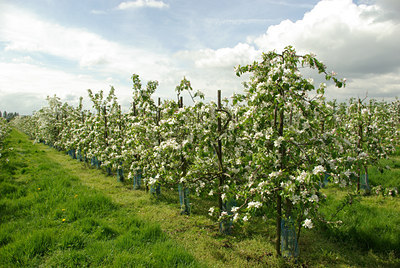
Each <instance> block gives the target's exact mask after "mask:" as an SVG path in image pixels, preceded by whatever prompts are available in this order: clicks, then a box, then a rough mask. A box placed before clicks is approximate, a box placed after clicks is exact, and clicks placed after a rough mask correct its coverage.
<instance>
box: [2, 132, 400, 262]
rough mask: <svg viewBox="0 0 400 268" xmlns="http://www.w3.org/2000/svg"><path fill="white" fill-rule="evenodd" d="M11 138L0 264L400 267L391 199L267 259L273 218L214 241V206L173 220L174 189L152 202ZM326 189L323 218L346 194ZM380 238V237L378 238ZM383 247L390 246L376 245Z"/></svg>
mask: <svg viewBox="0 0 400 268" xmlns="http://www.w3.org/2000/svg"><path fill="white" fill-rule="evenodd" d="M12 137H13V138H12V140H11V141H10V142H11V143H12V144H13V145H12V146H13V147H15V149H14V151H13V156H12V157H9V159H10V162H9V163H8V164H7V165H5V166H3V167H2V169H1V170H2V171H3V169H4V170H6V172H4V173H3V172H2V173H1V175H0V183H1V186H0V193H1V198H0V208H1V210H0V211H1V212H0V213H1V215H0V220H1V225H0V264H1V265H0V266H13V265H16V266H20V264H22V265H25V266H39V265H43V266H117V267H118V266H120V267H122V266H124V267H125V266H134V267H140V266H142V267H176V266H184V267H188V266H189V267H190V266H193V267H196V266H209V267H282V266H283V267H285V266H305V267H395V266H396V265H400V259H399V256H398V252H396V250H394V249H393V246H396V245H397V244H396V243H397V242H396V241H397V240H396V239H395V238H396V235H398V236H397V237H400V235H399V233H398V232H399V230H398V229H397V227H395V225H396V222H397V223H398V221H399V219H400V216H399V215H400V213H398V212H399V211H398V208H399V207H400V201H399V198H386V197H385V198H384V197H379V198H377V197H360V198H359V199H360V200H358V201H357V200H355V201H354V202H353V204H352V205H348V206H346V208H345V209H343V210H342V211H341V212H340V213H338V214H337V215H336V218H335V219H336V220H339V219H342V220H343V222H346V224H347V225H341V226H338V227H335V228H333V227H327V226H325V225H320V226H316V228H314V229H312V230H304V231H303V232H302V237H301V238H300V244H299V246H300V254H301V255H300V258H299V259H298V260H297V262H296V263H292V262H290V261H288V260H285V259H281V258H278V257H276V256H275V253H274V252H275V248H274V239H275V222H274V219H266V220H262V219H256V218H253V219H252V220H251V221H250V222H249V223H248V224H247V225H245V226H243V227H242V228H238V227H235V228H234V230H233V233H232V235H229V236H223V235H220V234H219V233H218V225H217V224H215V223H214V221H213V220H212V219H210V218H209V217H208V216H207V210H208V208H209V207H210V206H212V205H216V204H215V203H214V202H215V201H214V200H211V199H209V200H204V199H200V198H197V197H196V196H194V195H191V202H192V215H191V216H182V215H180V213H179V197H178V193H177V190H176V189H165V188H162V190H161V195H160V197H158V198H154V197H152V196H151V195H150V194H148V193H146V192H145V191H143V190H132V185H131V183H130V182H124V183H120V182H117V179H116V178H115V177H112V176H106V175H105V173H104V172H103V171H101V170H97V169H93V168H91V167H90V166H89V165H88V164H84V163H82V162H79V161H77V160H73V159H71V158H70V157H69V156H67V155H66V154H65V153H62V152H58V151H56V150H54V149H52V148H49V147H47V146H45V145H42V144H35V145H32V143H31V142H30V141H28V140H26V137H25V136H24V135H22V134H20V133H15V132H14V133H13V136H12ZM396 161H397V160H396ZM396 163H398V162H396ZM3 174H6V175H3ZM326 193H327V195H328V202H327V203H326V205H324V208H323V211H324V212H326V213H327V214H328V212H329V213H331V212H332V211H333V212H334V211H335V209H336V208H337V207H338V206H340V204H341V203H342V201H343V199H344V198H345V196H346V194H347V192H346V191H343V190H340V189H337V188H335V187H330V188H327V189H326ZM358 206H359V207H358ZM361 207H365V210H362V209H361ZM382 208H384V209H383V210H382ZM379 211H382V214H376V217H375V219H374V220H373V221H372V220H371V222H370V223H369V224H368V226H369V227H371V228H372V227H373V228H375V229H372V230H370V229H365V227H363V225H362V224H361V223H360V222H364V221H365V220H366V219H369V218H371V219H372V218H373V217H372V216H371V215H374V214H375V213H380V212H379ZM341 213H342V214H341ZM370 213H371V214H370ZM388 213H389V214H388ZM396 213H397V214H396ZM386 214H387V215H388V216H387V218H392V219H393V220H392V222H391V223H390V225H388V226H390V227H385V226H386V225H387V218H384V217H383V215H386ZM379 219H380V220H379ZM349 220H350V222H349ZM21 226H23V228H21ZM397 226H400V224H397ZM369 227H368V228H369ZM354 228H356V230H357V231H356V232H355V231H354ZM385 228H386V229H385ZM378 229H379V232H378V231H377V230H378ZM382 232H383V233H387V238H384V239H383V240H382V241H381V240H379V239H378V238H379V236H380V235H378V234H382ZM364 233H369V234H370V235H369V236H368V235H363V234H364ZM355 234H357V235H355ZM372 234H374V235H375V237H376V238H374V237H372V236H371V235H372ZM357 237H361V238H363V239H364V240H360V239H358V238H357ZM374 239H375V240H376V242H373V241H375V240H374ZM371 241H372V242H371ZM387 241H392V242H390V243H392V244H390V245H389V244H388V242H387ZM379 243H381V244H379ZM383 244H385V245H389V246H388V247H383V248H381V246H382V245H383Z"/></svg>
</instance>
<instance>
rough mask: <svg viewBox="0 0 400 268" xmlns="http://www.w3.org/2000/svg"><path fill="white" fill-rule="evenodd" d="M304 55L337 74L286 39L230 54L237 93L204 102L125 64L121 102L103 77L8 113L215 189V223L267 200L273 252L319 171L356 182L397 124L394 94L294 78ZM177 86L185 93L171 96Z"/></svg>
mask: <svg viewBox="0 0 400 268" xmlns="http://www.w3.org/2000/svg"><path fill="white" fill-rule="evenodd" d="M305 67H308V68H311V69H316V70H317V71H318V73H319V74H321V75H322V76H323V78H325V79H326V80H327V81H329V80H331V81H333V84H334V85H335V86H337V87H342V86H344V83H345V81H344V80H339V79H337V78H336V74H335V73H333V72H328V71H327V70H326V67H325V66H324V65H323V64H322V63H321V62H320V61H318V60H317V59H316V58H315V57H314V56H313V55H311V54H307V55H297V54H296V52H295V50H294V49H293V48H292V47H287V48H285V50H284V51H283V52H282V53H281V54H278V53H276V52H269V53H267V54H263V55H262V61H260V62H254V63H253V64H251V65H247V66H238V67H237V68H236V73H237V75H238V76H241V75H242V74H244V73H250V75H251V76H250V81H249V82H247V83H245V89H244V94H236V95H234V96H232V99H231V101H229V100H228V99H221V95H220V92H219V93H218V95H217V101H216V102H204V101H203V99H204V95H203V94H202V93H201V92H199V91H197V92H195V91H194V90H193V89H192V87H191V85H190V82H189V81H188V80H186V79H185V78H184V79H183V80H182V81H181V83H180V84H179V85H178V86H177V87H176V92H177V96H178V98H177V99H176V100H164V101H163V102H161V101H160V99H159V100H158V102H156V101H155V100H154V99H153V98H152V95H153V94H154V92H155V90H156V88H157V86H158V83H157V82H156V81H150V82H148V83H147V85H146V86H145V87H144V86H143V85H142V83H141V81H140V79H139V76H137V75H133V76H132V82H133V99H132V106H131V109H130V110H129V112H127V113H122V111H121V107H120V106H119V104H118V102H117V98H116V96H115V92H114V88H111V90H110V92H109V94H108V96H107V97H105V96H104V94H103V91H100V92H98V93H93V92H92V91H91V90H89V97H90V98H91V100H92V103H93V107H92V108H93V109H92V110H83V107H82V99H81V102H80V105H79V106H78V107H72V106H69V105H68V104H67V103H61V102H60V99H59V98H57V97H56V96H54V97H51V98H48V102H49V105H48V106H47V107H44V108H42V109H41V110H39V111H38V112H36V113H35V114H34V115H33V116H32V117H29V118H20V119H18V120H15V123H16V124H17V125H18V126H19V127H20V128H21V129H22V130H23V131H25V132H26V133H28V134H29V135H31V137H32V138H34V139H36V140H37V141H43V142H45V143H47V144H50V145H53V146H55V147H57V148H59V149H62V150H66V151H70V150H75V152H77V153H78V154H79V155H80V157H82V158H83V159H88V160H89V159H93V158H95V159H97V160H98V161H100V162H101V165H102V166H104V167H105V168H107V169H108V170H111V169H114V170H117V171H120V170H122V169H124V170H125V171H127V172H128V178H129V179H134V177H137V176H139V175H140V176H143V181H144V183H145V185H146V186H147V187H152V188H157V187H158V186H160V185H161V186H168V187H171V186H176V185H179V187H180V189H182V191H183V193H184V194H183V195H182V198H183V199H185V198H187V197H188V192H189V190H190V191H191V192H194V193H196V194H197V195H199V196H201V195H205V196H215V199H216V206H215V207H211V208H210V210H209V214H210V215H212V216H216V218H217V219H218V220H219V221H221V222H223V223H224V222H225V223H226V222H228V221H233V222H238V223H240V222H245V221H249V219H250V218H251V217H252V216H254V215H255V214H256V213H258V214H259V213H260V212H257V211H264V212H266V211H269V215H271V210H272V211H274V212H273V215H275V218H276V229H277V243H276V245H277V248H276V250H277V252H278V254H280V253H281V229H282V228H286V227H287V225H288V224H290V225H295V226H296V227H297V228H296V229H297V231H296V233H297V237H299V234H300V230H301V228H302V227H306V228H312V226H313V221H314V218H315V217H316V215H317V213H316V211H317V210H318V207H319V203H320V201H321V200H322V199H323V198H324V196H323V195H322V194H321V191H320V189H321V182H322V181H323V179H324V178H325V176H326V175H327V174H329V176H330V180H331V181H332V182H334V183H336V184H339V185H341V186H343V187H346V186H348V185H352V184H356V185H357V186H358V187H357V189H359V186H360V178H361V175H362V174H364V173H366V172H367V167H368V166H369V165H376V164H378V161H379V159H381V158H384V157H387V156H388V155H389V154H390V153H391V152H393V151H394V150H395V148H396V143H397V142H398V136H399V122H400V112H399V105H400V104H399V101H398V100H396V101H395V102H391V103H387V102H380V101H376V100H371V101H369V102H368V103H367V102H366V101H365V100H363V101H362V100H356V99H351V100H349V102H348V103H337V102H335V101H332V102H327V101H326V100H325V97H324V93H325V90H326V87H327V85H326V84H325V83H321V84H320V85H318V86H316V85H314V82H313V80H312V79H310V78H308V79H306V78H304V77H303V75H302V74H301V72H300V70H301V69H303V68H305ZM183 92H188V93H189V95H190V97H191V99H192V101H193V103H192V105H187V106H184V105H183V101H182V97H181V95H182V93H183ZM188 206H189V202H185V200H184V202H183V206H182V213H187V214H188V213H190V208H189V207H188ZM228 225H229V224H228ZM226 226H227V225H226V224H222V225H221V227H222V230H224V228H225V227H226Z"/></svg>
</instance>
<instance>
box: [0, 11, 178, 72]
mask: <svg viewBox="0 0 400 268" xmlns="http://www.w3.org/2000/svg"><path fill="white" fill-rule="evenodd" d="M0 42H3V44H5V51H6V52H18V53H36V52H39V53H44V54H49V55H53V56H57V57H60V58H62V59H65V60H70V61H72V62H76V63H77V64H78V66H79V67H80V68H82V69H87V70H95V71H96V72H100V73H107V74H108V73H114V74H118V75H120V76H125V77H130V75H131V74H132V73H139V74H140V75H142V76H144V78H145V79H159V80H161V79H163V77H166V76H167V73H168V72H169V71H170V70H171V69H172V68H171V66H170V60H169V59H168V57H167V56H166V55H161V54H158V53H155V52H152V51H150V50H148V49H144V48H135V47H130V46H126V45H123V44H119V43H116V42H113V41H109V40H106V39H104V38H103V37H101V36H100V35H98V34H95V33H92V32H89V31H87V30H85V29H79V28H68V27H64V26H61V25H58V24H54V23H50V22H47V21H44V20H41V19H39V18H37V17H36V16H34V15H32V14H31V13H27V12H23V11H21V10H18V9H15V8H12V7H9V8H8V10H7V12H6V13H3V14H2V24H0Z"/></svg>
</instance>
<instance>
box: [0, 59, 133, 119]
mask: <svg viewBox="0 0 400 268" xmlns="http://www.w3.org/2000/svg"><path fill="white" fill-rule="evenodd" d="M0 70H2V75H1V76H0V95H1V96H2V98H1V101H0V105H1V107H6V109H7V110H10V111H11V110H15V111H17V112H18V111H19V112H21V113H23V114H28V113H30V112H31V111H33V110H38V109H40V107H41V106H42V105H43V104H44V102H43V101H44V100H45V99H46V96H53V95H54V94H55V95H57V96H58V97H60V98H61V99H62V101H68V102H69V104H73V105H76V104H77V102H78V99H79V97H80V96H82V97H84V99H85V101H86V103H87V108H89V107H91V104H90V103H89V99H88V97H87V89H89V88H90V89H92V90H94V91H99V90H104V91H108V90H109V89H110V82H112V83H113V85H114V87H115V89H116V93H117V94H118V96H119V97H121V98H125V99H126V98H129V97H130V92H131V90H130V88H129V87H127V86H125V85H124V84H121V83H119V81H118V80H114V79H111V80H110V79H109V78H104V79H99V78H96V77H92V76H90V75H84V74H71V73H67V72H64V71H60V70H53V69H49V68H46V67H42V66H37V65H33V64H29V63H2V62H0ZM11 82H12V87H11V88H10V86H9V85H10V83H11ZM16 96H18V98H17V97H16ZM32 96H35V97H32ZM71 96H75V97H71ZM5 100H8V101H5ZM11 100H13V101H11ZM38 100H41V101H38ZM71 100H75V102H74V101H72V103H71ZM18 102H19V103H20V104H19V105H15V103H18ZM11 106H15V107H16V108H12V107H11Z"/></svg>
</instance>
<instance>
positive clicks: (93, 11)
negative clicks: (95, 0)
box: [90, 9, 107, 15]
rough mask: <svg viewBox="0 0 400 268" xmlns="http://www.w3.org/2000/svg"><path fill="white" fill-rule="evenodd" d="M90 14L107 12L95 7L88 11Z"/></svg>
mask: <svg viewBox="0 0 400 268" xmlns="http://www.w3.org/2000/svg"><path fill="white" fill-rule="evenodd" d="M90 13H91V14H95V15H104V14H107V12H105V11H104V10H97V9H92V10H91V11H90Z"/></svg>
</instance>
